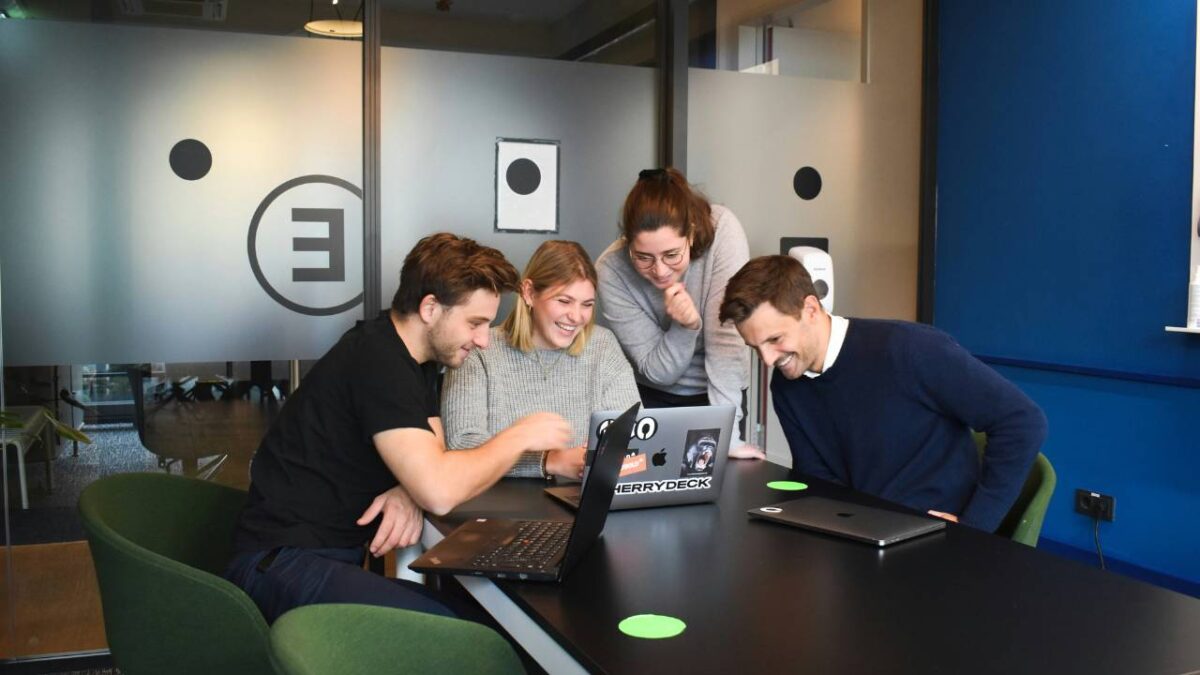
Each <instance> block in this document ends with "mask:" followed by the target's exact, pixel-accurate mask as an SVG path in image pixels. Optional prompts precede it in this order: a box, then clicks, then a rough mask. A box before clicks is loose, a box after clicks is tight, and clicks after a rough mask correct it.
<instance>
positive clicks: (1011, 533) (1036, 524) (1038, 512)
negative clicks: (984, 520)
mask: <svg viewBox="0 0 1200 675" xmlns="http://www.w3.org/2000/svg"><path fill="white" fill-rule="evenodd" d="M972 433H974V435H975V445H976V447H978V448H979V455H980V457H982V456H983V452H984V450H985V449H986V448H987V434H985V433H983V432H982V431H975V432H972ZM1057 482H1058V476H1057V474H1055V473H1054V467H1053V466H1051V465H1050V460H1049V459H1046V456H1045V455H1043V454H1042V453H1040V452H1039V453H1038V455H1037V458H1036V459H1034V460H1033V466H1032V467H1031V468H1030V469H1029V476H1028V477H1027V478H1026V479H1025V485H1023V486H1021V494H1020V495H1018V496H1017V501H1016V502H1014V503H1013V505H1012V508H1011V509H1009V510H1008V515H1006V516H1004V520H1003V521H1001V522H1000V527H999V528H997V529H996V534H998V535H1001V536H1004V537H1008V538H1009V539H1012V540H1013V541H1015V542H1018V543H1021V544H1025V545H1026V546H1034V547H1036V546H1037V542H1038V535H1039V534H1041V532H1042V521H1043V520H1045V518H1046V507H1047V506H1049V505H1050V496H1051V495H1053V494H1054V485H1055V484H1056V483H1057Z"/></svg>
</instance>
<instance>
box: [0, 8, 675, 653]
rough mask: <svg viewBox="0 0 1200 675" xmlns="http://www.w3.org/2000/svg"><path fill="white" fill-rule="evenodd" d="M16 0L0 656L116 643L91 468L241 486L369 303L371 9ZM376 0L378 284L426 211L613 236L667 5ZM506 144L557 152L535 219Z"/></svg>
mask: <svg viewBox="0 0 1200 675" xmlns="http://www.w3.org/2000/svg"><path fill="white" fill-rule="evenodd" d="M18 4H19V7H18V6H16V5H12V4H11V3H9V2H8V0H0V8H15V9H12V10H11V11H9V12H8V15H9V17H11V18H9V19H0V119H4V120H5V134H3V135H2V136H0V178H2V179H3V180H0V292H2V295H0V308H2V309H3V312H2V313H0V327H2V330H0V370H2V371H3V381H2V382H3V386H2V388H0V409H3V411H4V413H5V417H4V419H5V425H4V427H5V428H4V429H3V430H0V434H2V436H0V440H3V442H4V446H3V447H4V449H5V452H4V465H3V468H4V487H5V493H4V496H5V497H6V500H5V504H4V516H5V529H4V542H3V543H4V548H3V552H2V555H0V565H2V566H3V574H2V575H0V612H2V613H3V616H2V617H0V622H2V625H3V626H4V629H3V630H2V631H0V633H2V634H3V637H2V638H0V662H14V661H22V660H28V659H53V658H56V657H71V656H75V657H78V656H80V655H93V658H92V661H93V662H97V661H100V662H102V661H103V659H104V657H103V655H104V654H105V653H106V650H107V642H106V638H105V634H104V624H103V618H102V615H101V603H100V596H99V592H98V587H97V582H96V577H95V573H94V570H93V566H92V561H91V557H90V553H89V549H88V545H87V542H86V539H85V536H84V532H83V528H82V524H81V522H80V520H79V516H78V514H77V503H78V499H79V495H80V493H81V492H82V491H83V489H84V488H86V487H87V486H88V485H89V484H91V483H92V482H94V481H96V480H98V479H100V478H103V477H105V476H109V475H113V474H119V473H127V472H159V473H171V474H177V475H185V476H191V477H195V478H197V479H201V480H208V481H214V482H218V483H222V484H226V485H231V486H234V487H238V488H245V487H246V486H247V485H248V482H249V474H248V471H249V465H250V461H251V458H252V456H253V453H254V451H255V449H256V447H257V445H258V442H259V440H260V439H261V436H262V434H263V433H264V431H265V430H266V428H267V427H268V426H269V424H270V423H271V421H272V419H273V418H274V416H275V415H276V414H277V413H278V411H279V410H280V408H281V406H282V405H284V404H286V401H287V397H288V392H289V391H290V387H291V386H292V385H293V384H294V383H293V382H292V377H291V375H290V372H291V370H292V368H291V367H290V366H291V365H292V364H293V363H295V362H298V363H299V365H300V369H299V372H300V376H301V377H302V376H303V373H304V372H306V369H307V367H308V366H310V365H311V364H312V362H313V360H314V359H316V358H319V357H320V356H321V355H322V354H323V353H324V352H325V350H327V349H328V348H329V347H330V346H331V345H332V344H333V342H334V341H336V339H337V337H338V336H339V335H340V334H341V333H342V332H343V331H344V330H346V329H347V328H348V327H349V326H351V325H352V324H353V322H354V321H355V320H357V319H360V318H362V316H363V296H364V293H363V282H362V280H363V276H364V274H363V268H364V262H363V250H364V245H363V241H364V234H363V230H364V212H363V197H364V195H363V188H364V180H363V175H364V174H363V152H362V147H363V132H362V129H363V127H362V120H363V103H362V102H363V100H364V96H363V88H362V82H363V79H362V77H363V76H362V73H363V65H362V64H363V61H362V53H363V46H362V42H361V41H360V40H359V39H355V38H354V37H353V31H354V28H355V26H354V24H355V22H358V21H361V19H362V16H363V14H362V10H361V6H360V5H361V3H360V2H358V1H356V0H351V1H350V2H346V1H345V0H343V2H340V3H336V6H335V3H332V2H329V1H324V2H307V1H305V2H301V1H299V0H297V1H288V2H279V3H251V2H228V1H226V2H207V1H201V2H195V3H127V2H117V1H116V0H113V2H111V3H109V2H93V3H56V2H49V1H48V0H47V1H41V2H39V1H38V0H21V2H20V3H18ZM379 8H380V17H381V19H380V28H381V38H382V40H381V41H382V45H383V47H382V54H381V56H382V63H381V66H382V68H381V69H382V76H381V83H380V85H381V86H380V91H379V93H380V100H381V108H382V110H381V125H380V128H381V132H382V133H381V135H382V138H381V142H380V148H379V149H380V156H381V158H382V161H381V167H380V176H381V183H382V186H383V189H382V191H381V192H382V200H381V210H382V220H381V223H382V226H381V228H380V232H379V239H380V241H381V244H380V249H381V250H380V255H381V261H382V265H381V272H380V274H379V279H377V280H376V281H375V283H378V284H379V289H380V296H381V297H382V304H383V306H384V307H386V306H387V304H388V303H389V301H390V299H391V295H392V293H393V292H394V291H395V288H396V283H397V279H398V272H399V268H400V263H401V261H402V260H403V256H404V254H405V253H406V252H407V251H408V249H409V248H410V247H411V246H412V245H413V244H414V243H415V242H416V241H417V239H419V238H420V237H421V236H424V235H425V234H429V233H431V232H435V231H442V230H449V231H453V232H456V233H460V234H465V235H468V236H472V237H476V238H478V239H480V240H482V241H484V242H486V243H489V244H491V245H494V246H497V247H499V248H500V249H501V250H502V251H504V252H505V254H506V255H507V256H508V257H509V258H510V260H511V261H512V262H513V263H514V264H515V265H517V266H518V267H522V266H523V265H524V264H525V262H526V261H527V259H528V257H529V255H530V254H531V253H532V251H533V250H534V249H535V248H536V247H537V245H538V244H540V243H541V242H542V241H545V240H546V239H550V238H566V239H575V240H578V241H580V242H582V243H583V244H584V246H585V248H586V249H587V250H588V252H589V253H591V254H592V255H593V256H596V255H598V254H599V253H600V252H601V251H602V250H603V249H604V248H605V247H606V246H607V245H608V243H610V242H611V241H612V240H613V239H614V238H615V237H616V234H617V214H618V211H619V208H620V204H621V201H622V200H623V199H624V196H625V193H626V192H627V191H628V189H629V188H630V187H631V186H632V184H633V182H634V181H635V180H636V178H637V174H638V171H639V170H641V169H644V168H647V167H650V166H656V165H657V164H658V162H659V160H658V158H657V147H658V140H657V136H658V133H659V131H658V122H657V115H658V111H659V102H658V100H657V97H658V86H659V85H658V84H657V78H658V77H659V71H658V70H657V68H656V66H657V65H658V61H659V56H658V53H657V50H656V48H655V35H656V29H655V25H656V24H655V16H656V14H655V10H656V4H655V3H654V2H653V1H652V0H614V1H602V0H575V1H571V2H561V1H560V0H505V1H503V2H468V1H466V0H460V1H458V2H434V1H433V0H428V1H427V2H426V1H424V0H422V1H420V2H417V1H410V0H381V2H380V3H379ZM339 21H340V22H344V23H337V24H335V23H328V22H339ZM315 22H326V23H315ZM306 24H312V25H310V29H311V30H305V25H306ZM331 30H333V31H334V34H332V35H330V34H329V33H330V31H331ZM346 30H350V31H351V32H350V33H346V32H344V31H346ZM322 31H323V32H324V33H325V34H322ZM338 31H341V32H338ZM348 36H349V37H348ZM502 139H504V140H506V141H512V142H513V143H514V144H515V145H514V146H513V147H514V148H516V149H517V150H521V149H522V148H523V146H522V145H521V144H522V143H525V142H529V143H534V144H537V147H541V148H545V147H553V148H554V149H555V152H554V153H553V156H554V161H553V164H552V165H542V166H541V167H540V177H539V180H538V187H540V191H539V190H538V189H537V188H535V189H534V190H533V191H532V198H534V199H540V200H543V201H544V202H545V203H546V204H548V206H546V207H545V210H544V211H543V212H542V213H543V215H544V217H543V218H541V219H540V220H538V221H537V222H535V223H531V222H528V221H521V220H518V221H512V220H511V219H510V218H508V217H507V216H505V215H502V214H501V212H500V211H501V209H500V207H499V202H500V196H499V192H498V191H503V190H505V189H507V188H506V184H505V183H503V182H498V181H497V180H496V171H497V170H498V166H499V162H501V161H503V160H502V158H501V157H499V156H498V152H499V147H500V146H499V143H500V141H501V140H502ZM519 158H520V157H519V155H514V156H512V157H508V159H509V160H510V161H511V160H513V159H519ZM539 161H541V160H539ZM504 168H505V167H500V170H501V171H502V172H503V170H504ZM506 311H507V303H506V304H505V306H504V307H502V309H501V317H503V315H504V314H505V312H506ZM389 573H390V570H389ZM62 663H63V668H62V669H63V670H64V671H68V670H75V669H76V668H75V667H72V666H71V665H70V664H71V663H74V664H77V665H78V664H80V663H83V662H80V661H63V662H62ZM47 672H49V671H47Z"/></svg>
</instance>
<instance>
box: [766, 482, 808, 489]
mask: <svg viewBox="0 0 1200 675" xmlns="http://www.w3.org/2000/svg"><path fill="white" fill-rule="evenodd" d="M767 487H769V488H771V489H772V490H783V491H785V492H799V491H800V490H807V489H808V486H807V485H805V484H804V483H797V482H796V481H794V480H773V481H771V482H770V483H767Z"/></svg>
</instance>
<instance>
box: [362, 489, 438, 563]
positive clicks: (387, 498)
mask: <svg viewBox="0 0 1200 675" xmlns="http://www.w3.org/2000/svg"><path fill="white" fill-rule="evenodd" d="M381 513H382V514H383V519H382V520H381V521H380V522H379V529H378V530H376V531H375V538H374V539H372V540H371V555H373V556H375V557H376V558H378V557H379V556H382V555H384V554H386V553H387V552H388V551H391V550H392V549H396V548H403V547H405V546H412V545H413V544H415V543H417V542H418V541H420V540H421V527H422V526H423V525H424V524H425V515H424V514H423V513H421V508H420V507H419V506H417V503H416V502H414V501H413V500H412V497H409V496H408V493H407V492H405V491H404V488H403V487H401V486H399V485H397V486H396V487H394V488H392V489H391V490H388V491H387V492H385V493H383V494H381V495H379V496H378V497H376V498H375V500H374V501H372V502H371V505H370V506H368V507H367V510H366V511H363V514H362V516H361V517H360V518H359V519H358V521H357V522H358V524H359V525H366V524H368V523H370V522H371V521H372V520H375V518H376V516H378V515H379V514H381Z"/></svg>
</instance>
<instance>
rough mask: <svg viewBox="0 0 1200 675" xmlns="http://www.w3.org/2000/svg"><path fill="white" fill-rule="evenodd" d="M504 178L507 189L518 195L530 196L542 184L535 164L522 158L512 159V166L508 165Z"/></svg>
mask: <svg viewBox="0 0 1200 675" xmlns="http://www.w3.org/2000/svg"><path fill="white" fill-rule="evenodd" d="M504 178H505V180H507V181H508V187H510V188H512V191H513V192H515V193H517V194H519V195H527V194H530V193H532V192H533V191H534V190H536V189H538V186H539V185H541V184H542V172H541V171H539V170H538V167H537V164H534V163H533V160H531V159H525V158H524V157H522V158H521V159H514V160H513V161H512V164H509V165H508V171H506V172H505V173H504Z"/></svg>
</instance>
